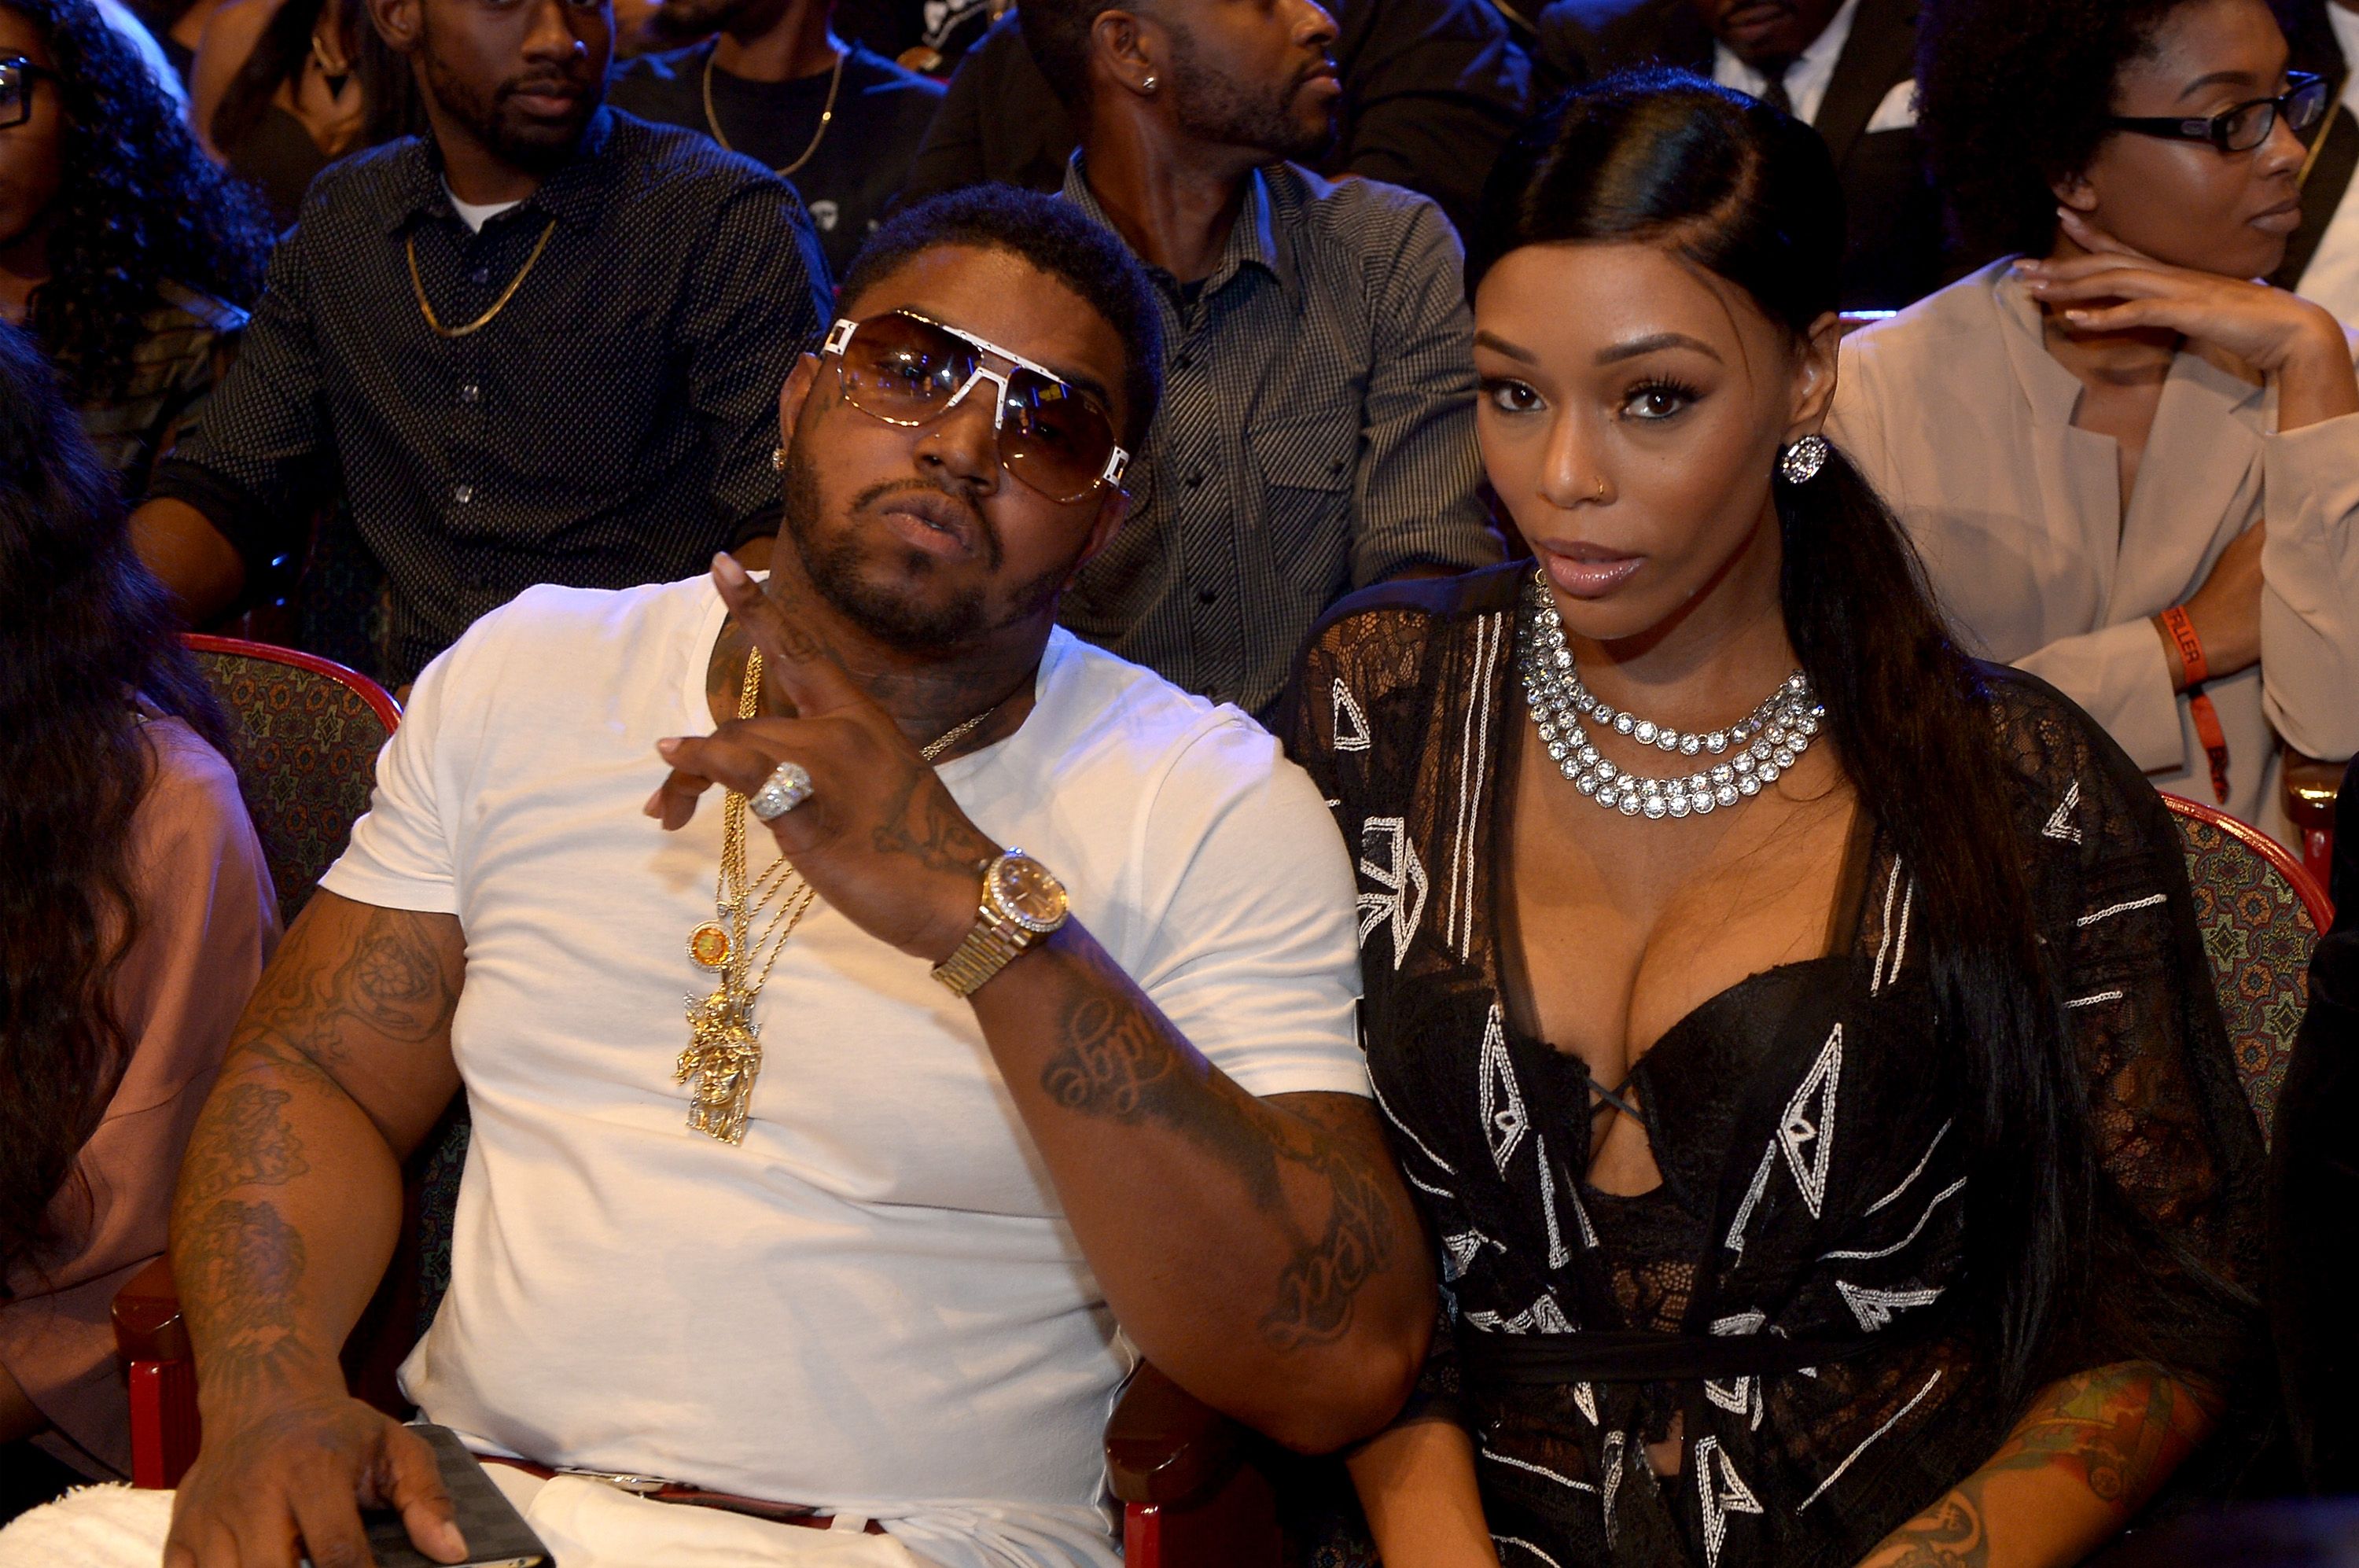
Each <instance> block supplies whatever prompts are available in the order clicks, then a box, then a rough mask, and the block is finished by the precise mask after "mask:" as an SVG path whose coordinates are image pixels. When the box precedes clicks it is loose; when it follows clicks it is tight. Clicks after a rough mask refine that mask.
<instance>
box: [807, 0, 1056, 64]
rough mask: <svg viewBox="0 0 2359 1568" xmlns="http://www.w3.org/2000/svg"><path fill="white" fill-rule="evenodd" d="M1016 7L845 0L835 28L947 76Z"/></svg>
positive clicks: (1005, 2) (946, 0) (959, 0)
mask: <svg viewBox="0 0 2359 1568" xmlns="http://www.w3.org/2000/svg"><path fill="white" fill-rule="evenodd" d="M1015 8H1016V6H1015V0H842V4H840V5H837V6H836V27H837V28H838V30H839V31H841V32H842V33H843V36H844V37H845V38H851V39H853V40H854V41H856V42H858V43H860V44H862V45H863V46H864V47H866V48H868V49H875V51H876V52H877V53H878V54H881V55H884V56H885V57H886V58H887V59H889V60H895V61H897V62H898V63H899V64H901V65H904V66H906V67H908V69H909V70H911V71H923V72H925V73H926V74H927V75H929V76H948V75H949V74H950V73H951V71H956V70H957V69H958V64H959V61H960V60H963V59H965V58H966V52H967V50H969V49H973V47H974V46H975V45H976V44H977V43H979V42H981V41H982V38H983V35H984V33H986V32H988V31H990V30H991V25H992V24H993V23H994V22H996V21H998V20H999V19H1000V18H1001V17H1002V16H1006V15H1007V13H1008V12H1010V11H1012V10H1014V9H1015Z"/></svg>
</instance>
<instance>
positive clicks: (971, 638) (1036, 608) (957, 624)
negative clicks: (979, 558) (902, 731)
mask: <svg viewBox="0 0 2359 1568" xmlns="http://www.w3.org/2000/svg"><path fill="white" fill-rule="evenodd" d="M902 487H903V485H902V484H901V483H900V482H895V483H889V484H886V485H875V486H872V487H871V488H870V489H868V490H867V491H864V492H863V493H862V494H861V495H859V496H857V497H855V498H854V499H853V504H852V505H851V506H849V507H847V508H845V517H846V518H847V522H846V525H845V526H843V527H841V528H838V529H837V531H836V532H835V534H834V536H833V537H832V538H828V537H823V529H822V518H821V506H822V503H821V500H820V493H819V474H818V471H817V469H816V468H815V467H814V466H813V464H812V463H811V461H810V456H809V455H808V454H807V453H805V452H803V451H802V449H801V445H800V443H799V442H797V443H796V444H795V445H792V446H790V447H788V449H787V457H786V462H785V463H784V465H783V466H782V468H781V470H780V485H779V496H780V500H781V502H782V503H783V506H784V511H783V515H782V516H781V517H780V518H779V527H778V536H779V538H780V539H783V540H785V541H786V542H787V543H788V544H791V545H792V546H794V550H795V555H796V557H797V558H798V559H799V560H800V561H801V562H802V567H803V575H804V576H805V577H806V578H808V579H809V580H810V585H811V587H812V589H813V590H814V591H815V592H816V593H818V594H819V596H820V597H821V599H824V600H825V601H827V603H828V604H829V606H830V607H832V609H833V610H834V611H835V612H836V613H837V614H838V615H842V616H843V618H844V619H845V620H847V621H850V622H851V623H852V624H853V626H858V627H859V628H860V629H861V630H862V631H864V632H865V633H867V634H868V635H869V636H870V637H875V639H876V640H877V641H878V642H881V643H883V644H885V645H886V647H888V648H901V649H904V650H906V651H909V652H938V651H940V650H941V649H944V648H960V647H963V646H965V645H967V644H970V643H973V642H975V641H978V640H980V639H981V638H982V637H985V636H987V635H989V634H990V633H992V632H995V631H998V630H999V629H1001V628H1002V627H1004V626H1009V625H1012V624H1014V623H1015V622H1017V621H1022V620H1027V619H1030V618H1031V617H1033V616H1035V615H1039V614H1040V613H1041V612H1043V611H1044V610H1047V609H1049V607H1050V606H1052V605H1053V604H1055V603H1056V601H1057V596H1058V594H1060V593H1062V592H1063V591H1064V586H1065V580H1066V578H1067V577H1068V576H1069V575H1071V568H1070V567H1065V568H1060V569H1058V570H1056V571H1052V572H1043V573H1042V574H1041V575H1039V576H1038V577H1036V578H1034V579H1033V580H1032V581H1030V582H1028V583H1019V584H1017V585H1016V589H1015V591H1014V593H1012V594H1011V595H1010V604H1009V607H1008V610H1007V613H1006V614H1004V615H994V614H993V606H992V604H991V602H990V599H989V598H988V597H987V596H986V595H985V594H984V591H983V589H982V588H980V587H973V588H967V589H963V590H961V591H960V592H958V593H953V594H951V596H950V597H949V598H948V599H947V600H945V601H943V602H941V603H938V604H928V603H925V602H923V601H922V600H921V599H920V598H919V595H918V594H917V593H913V592H912V591H911V590H912V587H917V588H922V586H923V585H924V584H925V583H927V582H928V581H929V580H930V579H931V578H933V577H934V575H935V574H937V573H939V572H940V571H941V569H942V567H941V562H940V561H938V560H937V559H935V558H934V557H933V556H931V555H929V554H927V553H926V552H925V551H924V550H919V549H916V548H915V547H913V546H907V545H902V546H895V545H892V544H889V543H888V544H886V545H883V546H881V547H871V546H864V544H863V542H862V540H861V539H860V530H859V528H858V526H857V525H856V524H851V523H849V522H848V519H849V518H851V517H856V516H857V515H858V514H859V512H860V511H861V509H862V507H864V506H866V505H867V504H868V502H870V501H871V500H874V499H875V498H876V497H877V496H878V495H882V494H885V493H886V492H889V491H893V490H897V489H900V488H902ZM975 518H976V522H977V526H978V527H979V528H980V529H981V531H982V535H983V542H984V555H985V559H986V560H987V561H989V563H990V564H991V566H992V567H993V568H996V567H997V566H998V564H999V562H1000V561H1001V559H1002V550H1001V546H1000V541H999V538H998V535H997V533H996V532H995V530H994V529H993V528H992V527H991V524H990V521H989V520H988V519H987V518H984V517H983V515H982V513H981V512H980V511H978V512H976V513H975ZM879 567H888V568H897V572H896V573H895V575H897V576H898V577H899V578H900V579H901V583H903V584H908V585H909V586H903V585H900V584H897V583H892V582H889V581H887V582H879V581H877V580H876V578H877V575H878V572H877V570H876V569H877V568H879Z"/></svg>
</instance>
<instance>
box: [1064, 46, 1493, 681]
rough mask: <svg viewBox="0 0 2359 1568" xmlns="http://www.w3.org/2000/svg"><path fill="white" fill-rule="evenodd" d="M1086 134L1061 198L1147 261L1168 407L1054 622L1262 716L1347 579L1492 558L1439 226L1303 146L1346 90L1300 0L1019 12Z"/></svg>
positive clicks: (1443, 223)
mask: <svg viewBox="0 0 2359 1568" xmlns="http://www.w3.org/2000/svg"><path fill="white" fill-rule="evenodd" d="M1019 15H1020V16H1022V18H1023V27H1024V33H1025V38H1026V41H1027V43H1028V44H1029V45H1030V46H1031V48H1032V51H1033V53H1034V55H1035V56H1036V57H1037V58H1038V60H1039V61H1040V64H1041V67H1042V71H1043V72H1044V73H1045V74H1046V75H1047V76H1048V78H1049V81H1050V82H1055V83H1058V84H1059V87H1060V91H1062V92H1063V93H1065V94H1066V95H1067V98H1068V102H1069V103H1070V105H1071V108H1072V110H1073V113H1074V116H1075V118H1076V119H1077V120H1078V121H1080V122H1081V123H1082V127H1083V128H1082V145H1081V148H1080V150H1079V151H1078V152H1076V153H1075V154H1074V156H1073V161H1072V164H1071V167H1070V168H1069V169H1068V170H1067V172H1066V177H1065V196H1066V199H1067V200H1069V201H1072V202H1074V203H1075V204H1077V205H1078V206H1080V207H1081V208H1082V211H1084V212H1088V213H1089V214H1090V215H1091V216H1092V217H1093V218H1095V219H1096V220H1098V221H1099V222H1100V223H1104V224H1105V225H1106V226H1107V227H1109V228H1111V229H1112V230H1114V232H1115V233H1116V234H1119V235H1121V236H1122V238H1123V240H1124V242H1125V244H1127V245H1129V246H1130V248H1131V250H1132V251H1133V252H1134V253H1135V254H1136V256H1138V257H1139V259H1140V260H1141V261H1143V262H1145V263H1146V264H1147V274H1148V276H1149V277H1150V278H1152V279H1153V280H1154V282H1155V285H1156V292H1157V297H1158V300H1159V301H1160V303H1161V305H1162V309H1163V332H1164V400H1163V407H1162V409H1161V411H1160V412H1159V413H1158V415H1157V416H1156V421H1155V425H1154V428H1153V429H1152V430H1151V431H1150V432H1149V433H1148V436H1147V450H1146V452H1145V453H1144V454H1143V455H1142V459H1141V461H1140V462H1138V463H1136V464H1134V466H1133V467H1132V470H1131V475H1132V477H1131V479H1130V481H1129V484H1128V487H1129V489H1130V491H1131V495H1132V502H1131V506H1130V514H1129V519H1128V520H1127V521H1126V522H1125V523H1124V525H1123V526H1122V528H1121V529H1120V530H1119V531H1118V532H1117V533H1116V534H1115V535H1114V542H1113V543H1112V544H1110V545H1109V546H1107V548H1106V550H1105V551H1104V552H1103V554H1102V555H1100V556H1099V557H1098V558H1097V559H1096V560H1094V561H1092V562H1091V563H1090V564H1089V566H1088V567H1087V568H1085V569H1084V570H1083V572H1082V575H1081V578H1080V581H1079V582H1078V583H1075V584H1074V586H1073V588H1072V589H1071V592H1069V593H1067V595H1066V597H1065V604H1064V609H1063V612H1062V618H1063V620H1064V622H1065V624H1066V625H1068V626H1071V627H1072V628H1073V629H1074V630H1075V631H1077V632H1079V633H1081V634H1082V636H1084V637H1089V638H1091V639H1093V641H1096V642H1100V643H1103V644H1104V645H1105V646H1106V647H1108V648H1112V649H1114V651H1115V652H1116V653H1119V654H1121V655H1123V656H1124V657H1125V658H1127V659H1136V660H1137V661H1138V662H1140V663H1142V664H1146V665H1147V666H1150V667H1151V668H1153V669H1154V670H1158V672H1160V673H1161V674H1162V675H1163V676H1165V677H1166V678H1167V679H1169V680H1170V681H1175V682H1177V683H1178V684H1180V685H1182V686H1185V687H1187V688H1188V689H1189V690H1190V691H1201V692H1203V693H1205V694H1206V695H1208V696H1211V697H1213V698H1216V699H1220V700H1223V701H1228V702H1236V703H1238V704H1239V705H1240V706H1242V707H1245V708H1247V709H1249V710H1251V711H1253V712H1255V713H1261V714H1265V715H1266V714H1267V713H1269V712H1270V710H1271V709H1272V708H1274V707H1275V706H1276V704H1277V698H1278V695H1279V693H1280V691H1281V690H1282V689H1283V688H1284V686H1285V683H1286V679H1287V676H1288V671H1289V670H1291V668H1292V666H1293V663H1294V659H1295V655H1296V654H1297V653H1298V652H1299V650H1300V648H1301V647H1302V644H1303V642H1304V640H1305V639H1306V638H1307V637H1309V635H1310V629H1311V626H1313V625H1314V624H1315V623H1316V622H1317V620H1318V618H1319V617H1320V615H1321V614H1322V613H1324V612H1325V611H1326V610H1327V608H1328V607H1329V606H1330V605H1332V604H1333V603H1334V602H1335V601H1336V600H1337V599H1339V598H1341V597H1342V596H1343V595H1344V594H1345V593H1350V592H1351V591H1352V590H1353V589H1355V588H1363V587H1365V586H1367V585H1368V584H1370V583H1377V582H1381V581H1383V580H1384V579H1386V578H1388V577H1397V576H1401V575H1404V574H1410V573H1420V572H1422V573H1434V572H1457V571H1462V570H1465V569H1466V568H1469V567H1474V566H1482V565H1487V564H1489V563H1490V562H1492V561H1496V560H1498V559H1499V555H1500V546H1499V539H1498V537H1497V535H1496V534H1495V532H1494V531H1493V530H1492V528H1490V526H1489V524H1488V522H1487V521H1486V520H1485V518H1484V511H1483V507H1482V504H1481V503H1480V501H1479V500H1478V499H1477V498H1476V495H1475V484H1476V481H1477V480H1478V479H1479V478H1480V476H1481V464H1480V460H1479V458H1478V456H1477V454H1476V452H1475V449H1474V403H1473V398H1474V370H1473V321H1472V319H1471V318H1470V316H1469V314H1468V311H1467V309H1466V301H1465V296H1464V291H1463V286H1462V282H1461V278H1460V269H1461V265H1462V255H1461V252H1460V248H1459V244H1458V237H1457V235H1456V234H1454V233H1452V232H1451V227H1450V223H1449V220H1447V219H1446V218H1444V217H1443V216H1442V215H1441V211H1440V208H1438V207H1436V206H1435V205H1434V204H1433V203H1432V202H1431V201H1429V200H1427V199H1426V198H1425V197H1422V196H1419V195H1415V194H1413V193H1411V192H1409V191H1403V190H1400V189H1398V188H1397V187H1395V186H1390V185H1385V184H1380V183H1378V182H1376V181H1374V180H1343V181H1340V182H1336V183H1332V184H1331V183H1330V182H1328V181H1327V180H1322V179H1321V178H1320V177H1319V176H1317V175H1315V174H1312V173H1310V171H1309V170H1307V169H1302V168H1299V167H1298V166H1297V165H1296V164H1293V163H1290V162H1287V161H1284V160H1285V159H1288V158H1315V157H1316V156H1318V154H1319V152H1320V150H1321V148H1322V147H1324V145H1325V144H1326V142H1327V141H1328V139H1329V138H1331V137H1332V136H1333V135H1334V128H1335V114H1336V111H1337V106H1338V103H1339V100H1340V90H1339V89H1338V87H1337V85H1336V81H1335V74H1334V68H1333V65H1332V61H1330V60H1329V59H1328V54H1327V50H1328V48H1329V46H1330V45H1331V44H1332V42H1333V41H1334V37H1335V26H1334V23H1333V22H1332V20H1331V19H1330V18H1329V17H1328V16H1327V14H1326V13H1325V12H1324V11H1321V9H1319V7H1318V6H1317V5H1314V4H1311V3H1310V0H1271V3H1270V4H1267V5H1246V4H1228V3H1221V4H1212V5H1183V4H1182V3H1181V0H1144V3H1141V4H1138V5H1135V6H1134V7H1133V8H1131V9H1128V10H1117V9H1112V8H1109V7H1108V6H1107V5H1106V4H1105V0H1024V5H1023V6H1022V7H1021V8H1020V11H1019Z"/></svg>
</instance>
